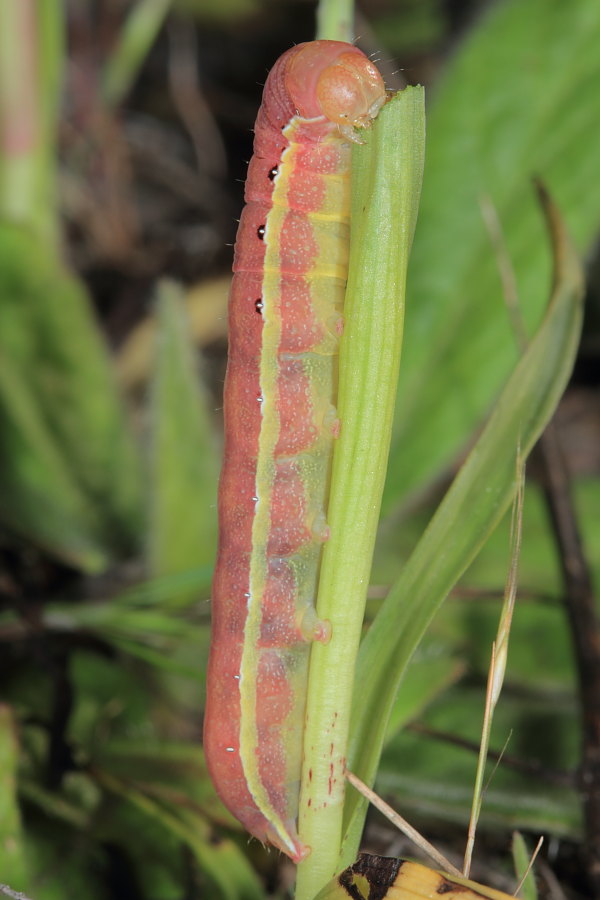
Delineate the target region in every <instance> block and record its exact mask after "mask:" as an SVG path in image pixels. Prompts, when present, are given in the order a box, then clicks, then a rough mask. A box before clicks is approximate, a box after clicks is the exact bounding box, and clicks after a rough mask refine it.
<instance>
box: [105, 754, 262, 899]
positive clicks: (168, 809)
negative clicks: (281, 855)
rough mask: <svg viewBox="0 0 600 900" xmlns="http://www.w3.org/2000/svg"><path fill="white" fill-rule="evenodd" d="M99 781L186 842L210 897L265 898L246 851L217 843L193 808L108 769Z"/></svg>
mask: <svg viewBox="0 0 600 900" xmlns="http://www.w3.org/2000/svg"><path fill="white" fill-rule="evenodd" d="M96 775H97V777H98V780H99V782H100V783H101V784H102V785H103V786H104V787H105V788H106V789H107V790H109V791H112V792H114V793H115V794H116V795H118V796H120V797H122V798H123V799H124V800H126V801H127V802H128V803H131V804H133V805H134V806H135V807H136V808H137V809H138V810H140V811H141V812H143V813H144V814H145V815H146V816H148V817H149V818H151V819H156V821H157V822H159V823H160V824H161V825H162V826H163V828H164V829H165V830H166V831H167V832H170V833H171V834H172V835H174V836H176V837H178V838H179V839H180V840H182V841H184V842H185V843H186V844H187V845H188V846H189V848H190V850H191V851H192V853H193V854H194V856H195V857H196V859H197V861H198V863H199V864H200V866H201V869H202V871H203V874H204V875H205V876H206V877H207V879H208V881H209V884H210V885H211V888H210V894H209V896H211V897H215V900H216V898H217V897H219V898H221V897H222V898H223V900H264V893H263V890H262V887H261V885H260V883H259V881H258V878H257V876H256V875H255V873H254V872H253V871H252V868H251V866H250V864H249V862H248V861H247V859H246V857H245V856H244V854H243V853H242V851H241V850H240V849H239V848H238V847H237V846H236V845H235V844H234V843H233V842H232V841H230V840H222V841H221V842H220V843H219V844H215V843H214V842H213V841H212V840H211V834H210V828H209V827H208V824H207V822H206V820H205V819H204V818H203V817H202V816H199V815H198V814H197V813H195V812H194V811H193V810H192V809H190V808H185V806H184V805H182V807H181V808H178V806H177V803H175V804H172V803H171V804H170V803H168V802H164V801H163V802H159V801H157V800H155V799H154V798H152V797H150V796H148V794H146V793H145V792H144V791H143V790H140V789H139V788H138V787H137V786H136V784H135V783H132V782H126V781H122V780H120V779H118V778H115V777H114V776H113V775H110V774H108V773H107V772H99V771H97V772H96Z"/></svg>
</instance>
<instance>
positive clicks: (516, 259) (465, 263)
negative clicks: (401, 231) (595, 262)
mask: <svg viewBox="0 0 600 900" xmlns="http://www.w3.org/2000/svg"><path fill="white" fill-rule="evenodd" d="M599 38H600V6H599V5H598V3H596V2H595V0H577V2H576V3H572V4H565V3H561V2H560V0H506V2H498V3H495V4H492V5H491V6H490V9H489V10H487V11H486V13H485V15H483V16H482V18H481V21H480V22H478V23H477V26H476V27H475V28H474V29H473V31H472V32H471V33H470V34H469V35H467V37H466V39H465V41H464V43H463V44H462V45H461V46H460V48H458V49H457V51H456V53H455V54H454V56H453V57H452V58H451V59H450V61H449V64H448V66H447V68H446V70H445V71H444V72H443V73H442V74H441V77H440V79H439V82H438V84H437V85H435V87H434V89H433V91H432V95H433V96H432V103H431V108H430V111H429V116H428V125H427V156H426V162H425V177H424V180H423V194H422V199H421V209H420V212H419V221H418V223H417V232H416V234H415V242H414V247H413V254H412V258H411V266H410V271H409V286H408V294H409V297H410V298H411V299H410V302H409V304H408V307H407V311H406V329H405V341H404V350H403V360H402V369H401V373H400V385H399V391H398V406H397V419H396V433H395V439H394V444H393V448H392V453H391V456H390V467H389V472H388V482H387V486H386V496H385V499H384V509H385V510H387V511H388V512H389V511H391V510H392V509H394V508H395V507H397V506H398V504H400V503H402V501H403V500H406V497H407V495H408V494H411V493H412V492H415V491H418V490H420V489H422V488H423V487H424V486H426V485H427V484H428V483H429V482H430V481H431V479H432V478H435V477H436V476H437V475H438V474H439V472H440V468H443V467H445V466H448V465H449V464H450V463H451V462H452V461H453V458H454V457H455V455H456V453H457V452H458V451H459V450H460V449H461V448H462V447H463V446H464V444H465V442H466V441H467V440H468V438H469V436H470V435H471V434H472V431H473V429H474V428H475V427H476V426H477V425H478V424H479V423H480V422H481V419H482V416H483V414H484V413H485V411H486V410H487V409H488V408H489V406H490V404H491V402H492V400H493V398H494V396H495V395H496V394H497V392H498V389H499V388H500V386H501V385H502V382H503V380H504V379H505V378H506V376H507V374H508V373H509V371H510V369H511V367H512V366H513V365H514V363H515V360H516V358H517V349H516V344H515V339H514V336H513V334H512V332H511V326H510V320H509V316H508V314H507V310H506V305H505V301H504V299H503V288H502V284H501V280H500V277H499V272H498V260H497V258H496V255H495V253H494V250H493V248H492V245H491V241H490V237H489V234H488V233H487V231H486V226H485V223H484V219H483V215H482V209H481V205H482V202H483V201H484V200H488V202H489V200H491V202H492V203H493V204H494V206H495V208H496V210H497V213H498V216H499V219H500V222H501V226H502V228H503V230H504V233H505V238H506V245H507V248H508V252H509V255H510V259H511V262H512V264H513V266H514V268H515V273H516V279H517V287H518V291H519V295H520V298H521V304H522V311H523V315H524V316H525V318H526V321H527V323H528V324H529V327H530V328H531V327H532V326H533V325H534V323H536V322H538V321H539V318H540V315H541V311H542V309H543V304H544V299H545V296H547V289H548V283H549V278H550V261H549V257H548V251H547V247H546V246H545V245H544V242H543V241H541V240H540V222H539V212H538V210H537V208H536V203H535V198H534V193H533V191H532V190H531V187H530V184H531V179H532V176H533V175H537V176H540V177H541V178H542V179H543V180H544V182H545V183H546V184H547V186H548V188H549V189H550V191H551V192H552V195H553V197H554V198H555V200H556V202H557V204H558V205H559V208H560V209H561V211H562V213H563V215H564V217H565V221H566V223H567V226H568V228H569V230H570V232H571V233H572V235H573V237H574V238H575V241H576V243H577V245H578V247H579V248H580V249H581V250H582V251H584V252H587V251H588V250H589V249H590V248H591V247H592V245H593V243H594V241H595V240H596V237H597V234H598V229H599V227H600V187H599V186H598V182H597V178H596V174H595V173H596V168H597V160H598V158H599V157H600V128H598V127H597V126H596V123H597V122H598V121H600V92H599V91H598V84H600V55H599V54H598V52H597V47H598V40H599Z"/></svg>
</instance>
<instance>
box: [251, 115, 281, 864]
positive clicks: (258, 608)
mask: <svg viewBox="0 0 600 900" xmlns="http://www.w3.org/2000/svg"><path fill="white" fill-rule="evenodd" d="M288 128H289V126H288ZM287 130H288V129H287V128H286V130H285V132H284V133H285V134H286V136H287ZM293 156H294V153H293V145H292V144H290V146H289V147H287V148H286V150H285V151H284V152H283V154H282V157H281V163H280V165H279V172H278V174H277V177H276V179H275V183H274V188H273V200H274V201H275V199H277V200H278V202H277V205H276V206H275V203H273V207H272V209H270V210H269V213H268V214H267V220H266V222H265V235H264V241H265V261H264V268H263V273H264V272H274V273H279V272H280V265H279V246H280V234H281V224H282V221H283V217H282V215H281V210H282V208H283V207H285V209H286V210H287V202H286V200H285V199H280V198H287V193H288V187H289V173H290V172H292V171H293V168H294V162H293ZM278 288H279V282H276V284H275V285H273V284H272V283H271V285H270V287H269V286H268V283H265V279H264V278H263V285H262V293H261V297H262V302H263V308H262V315H263V330H262V345H261V359H260V390H261V395H262V397H263V402H262V404H261V411H262V423H261V428H260V435H259V444H258V458H257V463H256V496H257V497H258V502H257V503H256V511H255V516H254V521H253V523H252V555H251V557H250V579H249V580H250V584H249V589H248V590H249V593H250V597H249V598H248V614H247V618H246V623H245V625H244V646H243V651H242V659H241V664H240V760H241V763H242V767H243V769H244V775H245V777H246V782H247V785H248V789H249V791H250V793H251V794H252V797H253V799H254V802H255V803H256V806H257V807H258V809H259V810H260V811H261V813H262V814H263V815H264V817H265V819H267V820H268V821H269V823H270V824H271V827H272V828H273V829H274V830H275V831H276V833H277V834H278V835H279V837H280V839H281V840H282V841H283V842H284V843H285V844H286V845H288V846H289V847H290V850H291V851H292V852H293V850H294V847H293V846H292V845H291V844H290V839H289V836H288V833H287V829H286V826H285V824H284V822H283V821H282V819H281V817H280V816H279V814H278V813H277V811H276V810H275V809H274V807H273V805H272V803H271V801H270V798H269V795H268V793H267V790H266V788H265V785H264V784H263V782H262V780H261V777H260V772H259V766H258V760H259V756H258V753H257V750H258V729H257V725H256V697H257V681H258V664H259V653H258V643H259V638H260V627H261V612H262V597H263V593H264V590H265V585H266V580H267V556H266V548H267V543H268V535H269V529H270V524H271V521H270V511H271V494H272V489H273V481H274V477H275V467H274V454H275V447H276V445H277V440H278V438H279V424H280V423H279V410H278V398H277V387H278V374H279V370H278V360H277V351H278V348H279V343H280V337H281V310H280V309H279V307H278V302H277V300H278V298H277V294H278ZM257 547H261V548H263V549H262V552H258V551H257V550H256V548H257Z"/></svg>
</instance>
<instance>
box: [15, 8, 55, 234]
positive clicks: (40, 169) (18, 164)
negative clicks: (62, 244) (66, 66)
mask: <svg viewBox="0 0 600 900" xmlns="http://www.w3.org/2000/svg"><path fill="white" fill-rule="evenodd" d="M62 36H63V10H62V4H61V3H60V2H59V0H37V2H36V0H2V3H0V215H2V216H3V217H5V218H7V219H10V220H12V221H16V222H19V223H22V224H26V225H28V226H30V227H32V228H33V229H34V230H36V231H37V232H38V233H40V234H41V235H42V236H43V237H45V238H50V239H56V235H57V232H58V224H57V223H58V217H57V213H56V187H55V166H56V161H55V155H56V154H55V143H56V136H55V129H56V119H57V106H58V96H59V91H58V86H59V79H60V73H61V69H62V54H63V40H62Z"/></svg>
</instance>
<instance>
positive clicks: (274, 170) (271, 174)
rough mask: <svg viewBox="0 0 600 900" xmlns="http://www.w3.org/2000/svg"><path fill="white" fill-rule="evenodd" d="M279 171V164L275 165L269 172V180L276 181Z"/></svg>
mask: <svg viewBox="0 0 600 900" xmlns="http://www.w3.org/2000/svg"><path fill="white" fill-rule="evenodd" d="M278 172H279V166H273V168H272V169H271V170H270V172H269V174H268V175H267V178H268V179H269V181H274V180H275V176H276V175H277V173H278Z"/></svg>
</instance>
